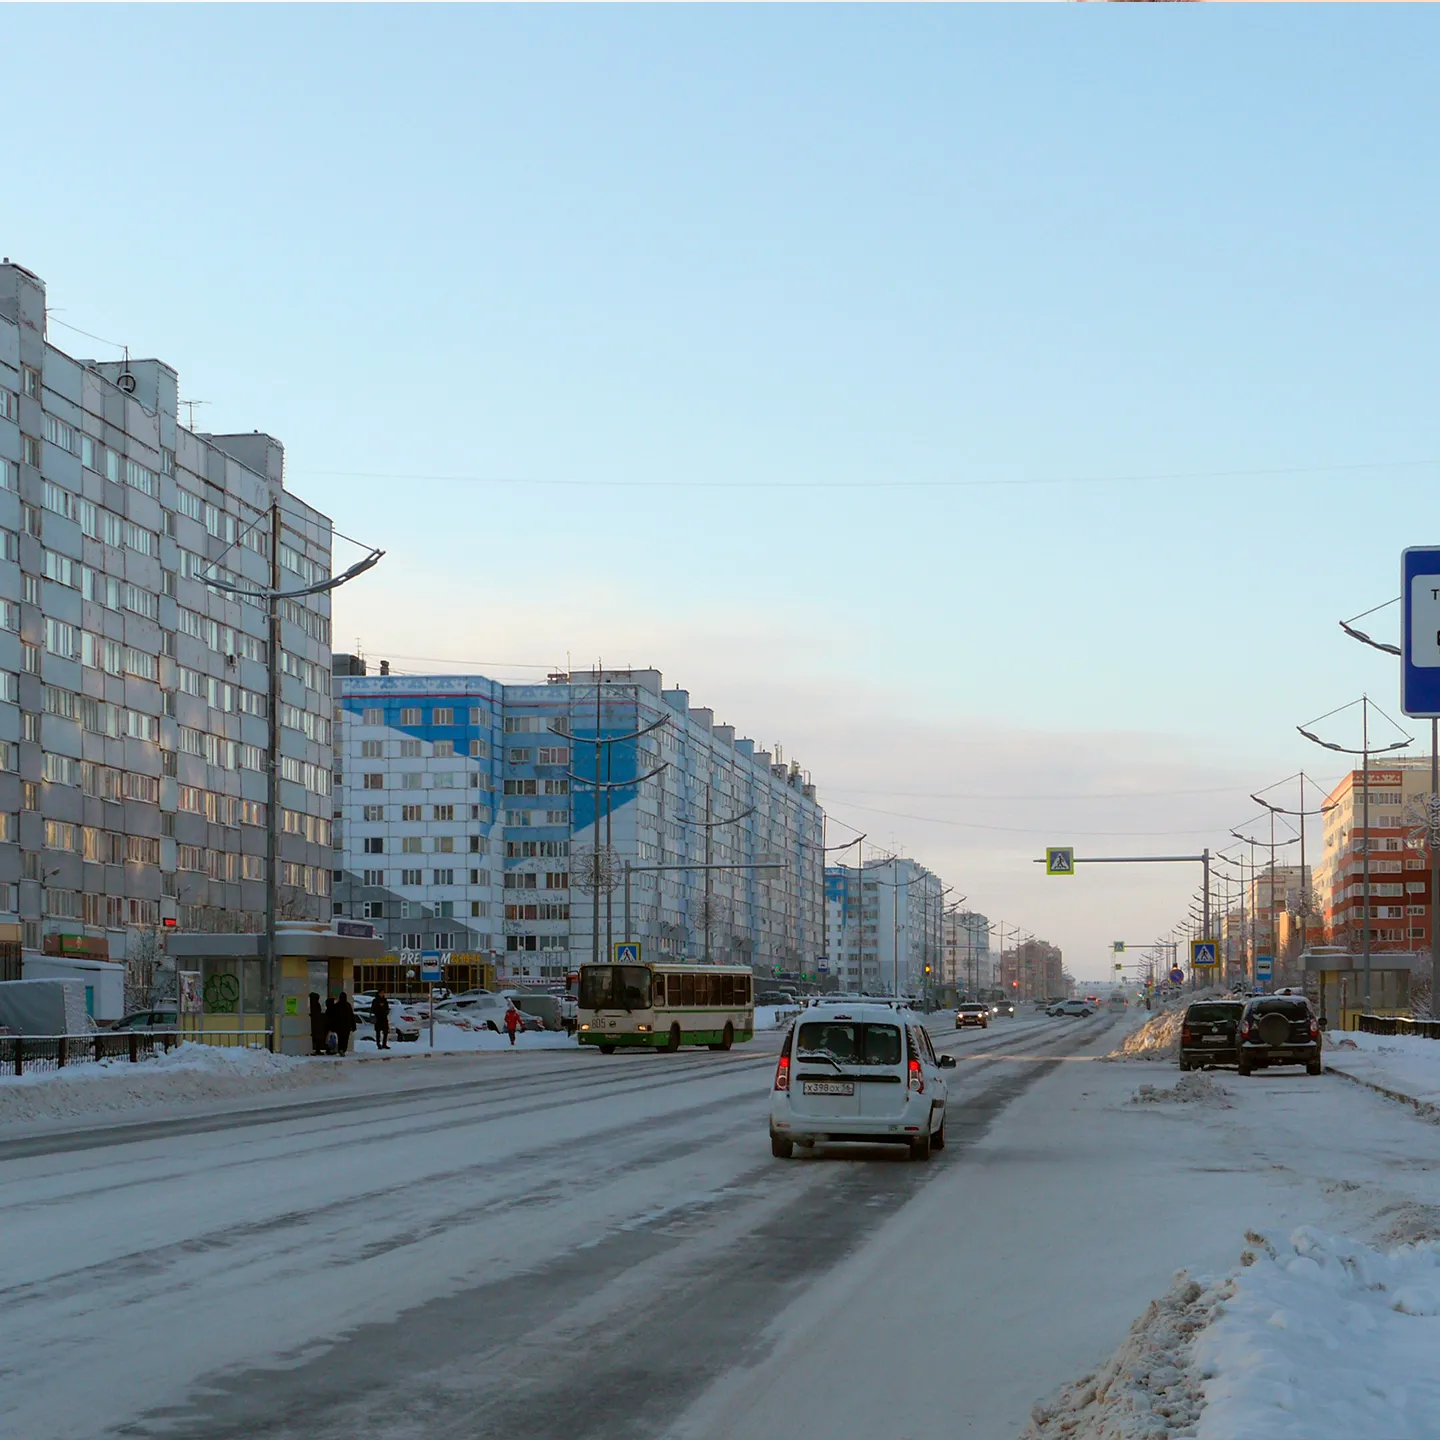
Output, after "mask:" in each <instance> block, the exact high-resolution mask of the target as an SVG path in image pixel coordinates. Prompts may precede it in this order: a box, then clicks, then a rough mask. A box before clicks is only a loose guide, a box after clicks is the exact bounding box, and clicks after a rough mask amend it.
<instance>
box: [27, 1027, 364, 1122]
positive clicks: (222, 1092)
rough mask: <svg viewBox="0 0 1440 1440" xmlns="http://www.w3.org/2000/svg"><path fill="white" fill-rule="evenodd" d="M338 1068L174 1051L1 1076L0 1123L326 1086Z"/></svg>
mask: <svg viewBox="0 0 1440 1440" xmlns="http://www.w3.org/2000/svg"><path fill="white" fill-rule="evenodd" d="M337 1073H338V1072H337V1067H335V1066H334V1065H327V1064H324V1063H321V1062H319V1061H310V1060H301V1059H296V1058H294V1057H292V1056H288V1055H272V1054H270V1053H269V1051H267V1050H245V1049H240V1048H239V1047H238V1046H237V1047H228V1046H216V1045H193V1044H188V1043H187V1044H183V1045H177V1046H176V1047H175V1049H173V1050H169V1051H165V1052H161V1053H158V1054H156V1055H153V1056H151V1057H150V1058H149V1059H146V1060H142V1061H140V1062H139V1063H137V1064H131V1062H130V1061H129V1060H120V1059H117V1060H101V1061H98V1062H93V1063H88V1064H84V1065H67V1066H66V1067H65V1068H64V1069H63V1070H35V1071H27V1072H26V1073H25V1074H24V1075H3V1076H0V1125H4V1124H11V1123H16V1122H24V1121H28V1120H48V1119H62V1118H67V1117H73V1116H77V1115H91V1114H104V1113H107V1112H113V1111H118V1110H137V1109H141V1108H144V1107H147V1106H152V1105H173V1104H176V1103H183V1102H186V1101H195V1100H226V1099H232V1098H234V1097H235V1096H243V1095H252V1094H262V1093H265V1092H269V1091H275V1090H295V1089H299V1088H301V1087H304V1086H307V1085H315V1084H325V1083H326V1082H328V1081H331V1080H333V1079H334V1078H335V1076H336V1074H337Z"/></svg>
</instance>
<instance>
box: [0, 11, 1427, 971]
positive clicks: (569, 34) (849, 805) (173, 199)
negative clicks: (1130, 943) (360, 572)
mask: <svg viewBox="0 0 1440 1440" xmlns="http://www.w3.org/2000/svg"><path fill="white" fill-rule="evenodd" d="M0 29H3V39H4V47H5V48H6V49H7V50H9V51H10V52H11V53H12V55H15V56H26V57H29V58H28V59H26V60H25V61H24V62H23V63H20V64H12V65H11V66H10V67H8V73H7V81H6V85H7V92H8V93H7V104H6V109H7V113H8V114H9V115H10V116H11V117H12V131H13V143H12V145H11V147H10V149H9V152H8V155H7V172H8V173H7V185H6V193H7V197H8V198H7V200H6V201H5V202H4V203H3V205H0V248H3V250H4V252H5V253H8V254H10V255H11V256H12V257H14V258H15V259H17V260H19V261H21V263H23V264H26V265H28V266H30V267H31V268H32V269H34V270H36V271H37V272H39V273H40V274H41V275H42V276H43V277H44V279H45V280H46V281H47V283H48V285H49V287H50V301H51V303H52V305H53V306H54V307H56V309H55V313H54V315H53V320H54V322H56V323H55V325H54V328H53V329H52V338H53V339H54V340H55V341H56V342H57V343H59V344H60V345H62V346H63V347H64V348H66V349H69V350H70V351H71V352H72V353H76V354H90V353H95V354H99V355H101V356H104V357H109V356H111V355H112V354H113V353H114V352H113V351H112V350H110V349H108V348H107V347H104V346H101V345H97V344H95V343H94V342H92V341H89V340H87V339H85V338H84V337H82V336H78V335H76V334H74V333H73V332H72V331H69V330H66V329H64V328H61V324H60V322H67V323H69V324H71V325H77V326H80V327H81V328H83V329H85V330H89V331H92V332H94V333H95V334H96V335H101V336H105V337H107V338H108V339H110V340H116V341H121V342H125V343H128V344H129V345H130V346H131V348H132V350H133V351H134V352H135V353H139V354H158V355H159V356H161V357H163V358H164V359H166V360H168V361H169V362H170V363H172V364H174V365H175V366H176V367H177V368H178V369H179V371H180V375H181V393H182V395H184V396H187V397H193V398H198V399H203V400H207V401H209V402H210V403H209V404H208V405H206V406H203V407H201V408H200V409H199V410H198V412H197V426H198V427H199V428H206V429H230V428H233V429H251V428H255V427H259V428H262V429H266V430H269V431H271V432H272V433H274V434H276V435H278V436H279V437H280V438H281V439H282V440H284V442H285V443H286V446H287V451H288V458H289V467H290V483H291V484H292V486H293V488H294V489H295V490H296V491H297V492H298V493H301V494H303V495H304V496H305V497H306V498H307V499H309V500H311V501H312V502H313V503H315V504H317V505H319V506H321V507H322V508H324V509H326V510H327V511H328V512H329V513H331V514H332V515H333V516H334V517H335V519H336V523H337V525H338V527H339V528H340V529H341V530H344V531H346V532H347V533H349V534H352V535H358V536H360V537H362V538H364V539H366V540H374V541H376V542H377V543H381V544H384V545H385V546H386V547H387V549H388V550H389V551H390V554H389V557H388V558H387V559H386V561H385V562H384V565H383V568H382V569H381V570H379V571H376V572H375V573H374V575H373V576H372V577H369V578H367V579H366V580H365V581H363V582H360V583H358V584H357V585H356V586H355V587H354V588H353V592H346V593H345V594H344V595H343V596H342V597H341V599H340V601H339V603H338V606H337V640H341V639H343V640H348V639H349V637H350V636H352V635H359V636H360V637H361V638H362V639H363V641H364V643H365V646H366V648H367V649H368V650H369V651H370V652H371V653H372V654H374V655H377V656H379V655H385V654H390V655H396V656H435V657H450V658H455V659H473V660H477V661H479V660H483V661H486V662H491V661H508V662H512V663H524V664H529V665H532V666H543V665H547V664H551V663H561V664H563V663H564V661H565V658H566V655H567V653H568V654H570V655H572V656H573V658H574V659H575V661H576V662H577V663H579V662H581V661H588V660H589V659H591V658H593V656H594V655H596V654H597V653H598V654H601V655H604V656H605V658H607V659H608V660H612V661H614V662H617V663H624V662H634V663H637V664H643V663H650V664H655V665H658V666H660V667H661V668H663V669H664V670H665V672H666V674H667V677H668V678H669V679H671V680H673V681H675V682H677V683H683V684H687V685H688V686H689V688H690V689H691V691H692V693H693V694H694V696H695V697H696V699H697V701H704V702H708V703H713V704H714V705H715V706H716V708H717V709H719V710H721V711H723V712H724V716H725V718H727V719H729V720H732V721H733V723H735V724H737V725H739V726H740V727H741V728H742V730H744V731H746V732H747V733H751V734H754V735H755V736H756V738H757V739H760V740H763V741H766V742H767V743H774V742H775V741H777V740H778V741H779V742H780V743H783V744H784V745H785V746H786V749H787V752H789V753H793V754H795V755H796V756H797V757H798V758H800V759H801V761H802V763H804V764H806V765H808V766H809V767H810V768H811V769H812V770H813V771H814V773H815V778H816V780H817V782H818V783H819V784H820V787H821V792H822V795H823V796H826V797H827V798H828V799H829V801H830V804H831V807H832V809H833V811H834V813H835V814H836V815H837V817H843V818H845V819H848V820H851V821H853V822H854V823H856V824H861V825H867V826H870V827H871V828H872V834H874V835H876V836H877V837H879V838H880V839H881V840H886V841H888V839H889V837H890V835H891V834H892V833H893V835H894V839H895V843H897V844H902V845H904V846H905V847H906V848H907V850H908V851H909V852H910V853H913V854H916V855H919V856H920V857H921V858H923V859H926V860H929V861H931V862H933V863H934V864H935V865H936V867H937V868H938V869H940V870H941V871H942V872H943V873H945V874H946V875H947V878H948V879H954V880H955V881H957V883H958V884H959V885H960V887H961V888H960V890H958V891H957V892H956V893H957V894H958V893H963V892H964V890H965V889H966V888H968V889H969V891H970V894H971V900H972V903H976V904H979V905H981V906H983V907H987V908H989V909H990V910H991V912H992V913H994V914H997V915H1005V916H1007V917H1010V918H1016V919H1020V920H1022V921H1025V922H1026V923H1028V924H1030V925H1031V926H1032V928H1036V929H1039V930H1041V931H1042V932H1043V933H1048V934H1050V935H1051V936H1052V938H1054V939H1056V940H1057V941H1058V942H1059V943H1061V944H1062V945H1064V946H1065V947H1066V948H1067V951H1068V952H1069V953H1070V954H1071V955H1072V956H1073V957H1074V959H1075V962H1076V965H1077V968H1079V969H1081V970H1082V971H1083V970H1085V969H1086V968H1087V957H1090V956H1094V955H1096V954H1098V948H1097V947H1098V946H1099V944H1100V943H1101V938H1102V937H1107V938H1108V936H1109V934H1110V933H1111V932H1112V931H1113V930H1115V929H1116V927H1117V926H1118V927H1119V928H1121V929H1124V930H1139V931H1147V932H1148V933H1153V932H1154V930H1155V929H1156V928H1159V927H1161V926H1162V925H1163V926H1168V925H1169V924H1170V923H1172V921H1173V920H1175V919H1177V918H1178V917H1179V914H1180V912H1181V911H1183V909H1184V903H1185V902H1184V894H1185V891H1186V890H1187V889H1188V886H1189V883H1190V877H1189V876H1188V875H1186V876H1184V877H1179V876H1171V877H1169V878H1168V879H1167V878H1157V877H1156V876H1155V875H1154V874H1151V873H1147V874H1145V875H1143V876H1142V875H1140V874H1139V873H1138V872H1130V875H1131V876H1133V877H1134V878H1133V879H1128V878H1127V880H1126V881H1125V882H1124V883H1123V884H1121V885H1117V886H1109V885H1107V887H1104V888H1102V887H1100V886H1099V884H1098V882H1095V883H1093V884H1091V883H1089V882H1086V881H1085V880H1084V877H1081V878H1080V879H1079V880H1077V882H1076V883H1077V887H1078V886H1088V888H1085V889H1084V890H1083V891H1082V893H1081V895H1079V896H1075V895H1073V893H1067V895H1066V896H1062V897H1060V898H1058V899H1057V897H1056V895H1055V892H1054V884H1053V882H1052V883H1051V885H1050V887H1049V888H1048V889H1047V888H1045V887H1044V886H1043V885H1037V884H1036V883H1035V881H1034V877H1033V876H1032V875H1030V874H1029V871H1030V869H1031V868H1033V867H1029V866H1028V865H1027V864H1026V858H1027V857H1028V856H1029V855H1030V854H1034V853H1038V847H1039V846H1041V845H1043V844H1044V843H1045V841H1046V840H1047V839H1049V840H1052V841H1064V840H1066V839H1068V838H1071V837H1072V836H1079V835H1084V834H1087V833H1093V832H1098V831H1104V830H1107V829H1108V830H1115V831H1125V832H1142V833H1140V834H1138V835H1137V837H1136V838H1133V839H1129V838H1127V839H1120V838H1118V837H1117V838H1113V839H1110V838H1107V839H1104V840H1101V839H1100V838H1098V836H1097V838H1096V839H1095V840H1094V842H1093V843H1094V844H1095V845H1097V846H1098V845H1101V844H1105V845H1109V846H1111V847H1112V848H1113V847H1114V846H1115V845H1121V844H1123V845H1130V846H1141V847H1144V848H1147V849H1156V848H1158V849H1166V848H1174V847H1175V846H1176V845H1177V844H1184V845H1186V846H1194V845H1199V844H1202V843H1206V840H1207V839H1208V840H1210V841H1212V842H1218V843H1223V841H1224V839H1225V838H1226V835H1225V832H1226V830H1227V829H1228V827H1229V825H1231V824H1233V823H1235V822H1236V821H1239V820H1243V819H1245V818H1246V817H1247V816H1248V815H1249V814H1250V813H1252V811H1253V808H1254V807H1253V806H1251V805H1250V803H1249V802H1248V801H1247V800H1245V798H1244V795H1245V790H1247V789H1250V788H1253V787H1255V786H1258V785H1262V784H1265V783H1268V782H1269V781H1271V780H1274V779H1278V778H1279V777H1280V776H1282V775H1284V774H1286V773H1288V772H1289V771H1291V770H1294V769H1296V768H1297V767H1298V766H1299V765H1300V764H1301V763H1304V764H1306V765H1307V766H1309V767H1311V769H1312V773H1317V774H1321V775H1326V776H1328V775H1333V774H1334V773H1335V770H1336V767H1334V766H1333V765H1330V764H1329V763H1328V761H1327V759H1326V757H1324V756H1323V755H1322V754H1321V753H1320V752H1318V751H1314V750H1313V749H1312V748H1311V747H1308V746H1306V745H1305V744H1304V742H1303V741H1300V740H1299V739H1298V737H1296V736H1295V735H1294V732H1293V729H1291V728H1290V727H1292V726H1293V725H1294V724H1295V722H1296V721H1300V720H1306V719H1308V718H1309V717H1310V716H1311V715H1314V714H1316V713H1318V712H1320V711H1323V710H1328V709H1329V708H1331V707H1332V706H1333V705H1336V704H1338V703H1340V702H1341V701H1343V700H1346V699H1349V698H1350V697H1351V696H1352V695H1354V694H1357V693H1359V691H1360V690H1361V689H1362V688H1364V687H1367V686H1368V687H1370V688H1371V689H1372V690H1373V691H1374V693H1375V694H1376V695H1377V696H1378V697H1379V698H1380V699H1381V701H1382V703H1384V704H1386V705H1387V706H1388V707H1390V708H1392V710H1393V709H1394V708H1395V707H1394V704H1393V702H1394V701H1395V691H1396V682H1395V677H1394V675H1393V672H1392V669H1391V666H1390V662H1389V661H1387V660H1385V659H1384V658H1383V657H1380V656H1378V655H1376V656H1371V655H1369V654H1367V653H1366V652H1364V651H1362V650H1361V649H1360V648H1359V647H1357V646H1355V645H1354V644H1353V643H1352V642H1349V641H1346V640H1344V639H1343V637H1342V636H1341V635H1340V633H1339V631H1338V630H1337V629H1336V627H1335V623H1334V622H1335V620H1336V619H1337V618H1340V617H1341V616H1345V615H1349V614H1353V613H1355V612H1356V611H1359V610H1362V609H1364V608H1367V607H1368V606H1370V605H1372V604H1375V603H1377V602H1379V601H1382V600H1386V599H1389V598H1390V597H1391V596H1392V595H1393V594H1395V593H1397V592H1398V581H1397V567H1398V552H1399V550H1400V549H1401V548H1402V546H1404V545H1406V544H1416V543H1427V542H1433V541H1434V540H1435V539H1436V533H1435V531H1436V498H1435V497H1436V494H1437V484H1440V465H1437V463H1436V462H1437V461H1440V409H1437V406H1436V403H1435V394H1436V367H1435V363H1434V356H1435V343H1436V342H1435V337H1436V335H1437V334H1440V303H1437V300H1440V295H1437V279H1436V276H1437V268H1436V263H1435V257H1436V255H1437V253H1440V211H1437V200H1436V196H1437V183H1436V182H1437V174H1436V168H1437V167H1436V160H1435V136H1436V135H1437V134H1440V100H1437V87H1436V86H1435V84H1434V62H1433V57H1434V56H1435V54H1436V53H1437V42H1440V17H1437V16H1436V15H1435V14H1434V12H1433V10H1432V8H1431V7H1420V6H1417V7H1398V8H1391V7H1360V8H1349V7H1327V8H1323V9H1311V8H1300V7H1281V8H1278V9H1261V8H1250V7H1235V8H1223V9H1210V8H1208V7H1203V8H1201V7H1196V8H1191V7H1163V8H1156V9H1148V8H1147V9H1128V8H1127V9H1108V8H1103V7H1066V8H1053V7H1037V8H1032V7H1013V8H1012V7H996V8H988V7H987V8H982V7H973V8H972V7H961V8H930V7H926V8H915V9H902V8H898V7H896V8H884V9H862V8H858V7H857V8H844V9H832V8H827V7H820V6H809V7H803V8H796V9H782V8H754V7H746V8H743V9H741V8H736V9H728V8H718V7H703V8H674V9H671V8H657V7H646V8H643V9H613V8H585V9H568V8H562V7H549V6H545V7H536V8H528V9H483V10H482V9H468V8H461V7H459V6H447V7H443V8H435V9H421V8H405V9H398V8H387V7H380V6H375V7H367V8H364V9H349V8H343V7H339V6H326V7H322V8H316V9H287V8H281V7H278V6H275V7H271V6H264V7H257V8H240V7H206V8H203V9H201V8H191V9H186V8H179V7H168V6H167V7H156V8H149V9H132V8H128V7H123V6H107V7H103V8H99V9H80V8H75V7H69V6H66V7H56V8H53V9H27V8H16V7H6V8H5V10H4V11H3V13H0ZM1401 462H1424V463H1420V464H1416V463H1403V464H1402V463H1401ZM1329 467H1361V468H1329ZM1387 467H1389V468H1387ZM1272 471H1285V472H1292V473H1283V474H1263V473H1258V472H1272ZM1212 472H1247V473H1245V474H1227V475H1225V476H1223V477H1222V476H1218V475H1213V474H1212ZM1197 475H1207V476H1210V477H1211V478H1193V479H1176V478H1165V479H1143V480H1134V481H1124V482H1110V481H1105V482H1103V483H1075V484H1063V485H1055V484H1042V485H1035V484H1017V483H1009V482H1019V481H1034V480H1054V479H1074V480H1088V479H1089V478H1090V477H1115V476H1166V477H1174V476H1197ZM367 476H384V477H397V478H383V479H382V478H365V477H367ZM418 476H432V477H433V476H453V477H461V478H458V479H454V480H435V479H424V480H421V479H415V478H409V477H418ZM496 479H503V480H525V481H531V482H539V481H545V482H567V483H564V484H556V483H550V484H530V485H524V486H522V485H510V484H506V485H493V484H487V483H483V482H485V481H490V480H496ZM622 480H623V481H627V482H633V484H631V485H629V486H626V487H616V486H614V485H612V484H602V483H601V482H615V481H622ZM936 481H958V482H963V483H962V484H961V485H959V486H955V487H948V488H947V487H943V486H938V485H934V484H933V483H926V484H924V485H919V484H916V483H915V482H936ZM656 482H663V488H641V487H642V486H652V485H654V484H655V483H656ZM870 482H877V483H881V484H884V485H887V486H891V487H895V488H884V489H876V488H864V487H865V486H866V485H867V484H869V483H870ZM978 482H987V483H978ZM988 482H1007V483H988ZM837 484H838V485H840V486H842V487H845V488H819V487H820V486H822V485H837ZM687 485H688V486H699V485H703V486H705V487H707V488H691V489H688V490H687V489H686V488H685V487H686V486H687ZM723 486H738V487H741V488H737V489H735V490H733V491H732V492H727V491H725V490H724V489H722V488H721V487H723ZM1382 626H1383V620H1382ZM397 664H400V665H401V667H402V668H411V669H423V668H436V667H434V666H426V665H424V664H421V663H418V662H408V661H407V662H397ZM490 668H491V669H492V670H494V671H495V672H496V673H500V674H507V673H508V674H510V675H519V674H525V675H531V676H533V675H535V674H538V673H539V671H538V670H535V669H530V670H519V669H511V670H509V671H508V672H507V671H506V670H505V669H504V668H503V667H500V666H495V665H491V666H490ZM1340 738H1343V737H1340ZM999 777H1006V778H999ZM1225 787H1230V788H1228V789H1227V788H1225ZM1133 789H1141V790H1146V791H1165V792H1171V791H1180V790H1185V791H1194V790H1199V791H1204V792H1206V793H1204V794H1200V795H1194V794H1186V795H1176V794H1172V793H1166V794H1164V795H1155V796H1152V797H1150V798H1146V799H1142V800H1139V801H1122V802H1116V801H1112V800H1110V799H1108V798H1103V797H1106V796H1109V795H1110V794H1111V793H1112V792H1114V791H1116V790H1133ZM928 790H941V791H943V792H944V793H945V794H947V795H949V794H954V795H967V796H968V795H975V794H981V795H985V796H987V797H990V798H988V799H986V800H981V801H971V800H959V799H957V800H943V801H939V800H930V799H927V798H926V795H925V792H926V791H928ZM862 792H863V793H862ZM1084 792H1090V793H1091V794H1092V795H1093V797H1094V798H1091V799H1088V800H1084V801H1060V800H1053V801H1052V800H1051V799H1049V798H1047V797H1050V796H1059V795H1075V794H1078V793H1084ZM1032 797H1034V798H1032ZM861 806H868V807H869V808H868V809H861V808H860V807H861ZM881 810H885V811H890V812H898V813H892V814H889V815H883V816H882V815H880V814H878V813H877V812H878V811H881ZM922 815H923V816H925V817H928V818H926V819H911V818H905V817H907V816H922ZM982 826H990V827H993V828H991V829H988V830H985V829H982V828H980V827H982ZM1017 831H1018V832H1021V833H1018V834H1017V833H1014V832H1017ZM1167 832H1174V833H1173V834H1172V833H1167ZM837 833H840V832H839V831H838V829H837ZM1077 843H1084V842H1083V841H1078V840H1077ZM1092 873H1093V872H1092ZM1117 912H1124V913H1125V914H1126V915H1127V916H1128V918H1126V919H1124V920H1123V922H1122V920H1121V918H1120V915H1119V913H1117ZM1089 968H1094V967H1093V966H1090V967H1089Z"/></svg>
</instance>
